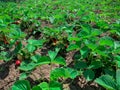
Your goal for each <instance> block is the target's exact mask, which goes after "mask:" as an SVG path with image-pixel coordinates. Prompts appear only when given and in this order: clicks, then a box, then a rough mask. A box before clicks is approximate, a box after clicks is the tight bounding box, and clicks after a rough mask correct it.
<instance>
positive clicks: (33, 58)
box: [31, 54, 41, 62]
mask: <svg viewBox="0 0 120 90" xmlns="http://www.w3.org/2000/svg"><path fill="white" fill-rule="evenodd" d="M40 57H41V56H40V55H37V54H36V55H34V56H32V57H31V59H32V60H33V61H34V62H37V61H38V60H39V59H40Z"/></svg>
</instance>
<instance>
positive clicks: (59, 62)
mask: <svg viewBox="0 0 120 90" xmlns="http://www.w3.org/2000/svg"><path fill="white" fill-rule="evenodd" d="M52 63H56V64H61V65H64V66H65V65H66V62H65V59H64V58H63V57H57V58H56V59H55V60H53V61H52Z"/></svg>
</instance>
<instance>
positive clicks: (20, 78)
mask: <svg viewBox="0 0 120 90" xmlns="http://www.w3.org/2000/svg"><path fill="white" fill-rule="evenodd" d="M28 75H29V74H27V73H25V72H24V73H21V74H20V77H19V80H23V79H25V78H27V77H28Z"/></svg>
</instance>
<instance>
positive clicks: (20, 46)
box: [13, 42, 22, 55]
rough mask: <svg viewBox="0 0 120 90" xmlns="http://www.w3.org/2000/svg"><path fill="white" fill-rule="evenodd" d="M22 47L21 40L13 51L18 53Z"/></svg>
mask: <svg viewBox="0 0 120 90" xmlns="http://www.w3.org/2000/svg"><path fill="white" fill-rule="evenodd" d="M21 49H22V43H21V42H20V43H19V44H18V45H17V46H16V47H15V49H14V51H13V53H14V54H15V55H16V54H17V53H18V52H19V51H20V50H21Z"/></svg>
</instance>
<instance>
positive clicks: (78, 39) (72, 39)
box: [68, 37, 80, 41]
mask: <svg viewBox="0 0 120 90" xmlns="http://www.w3.org/2000/svg"><path fill="white" fill-rule="evenodd" d="M68 40H69V41H80V38H78V37H69V38H68Z"/></svg>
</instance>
